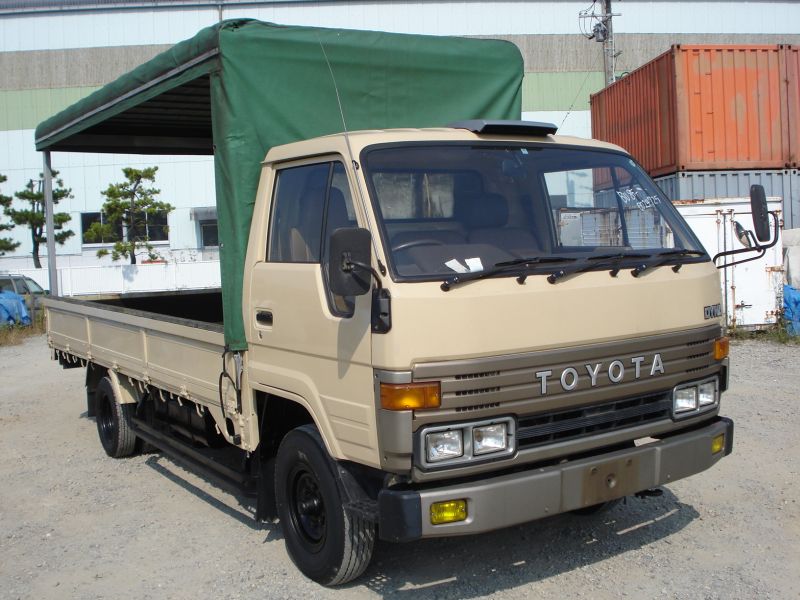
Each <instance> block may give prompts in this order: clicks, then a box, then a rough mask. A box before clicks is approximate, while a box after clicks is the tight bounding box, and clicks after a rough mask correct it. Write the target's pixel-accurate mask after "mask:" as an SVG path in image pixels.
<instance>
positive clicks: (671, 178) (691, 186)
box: [656, 169, 800, 229]
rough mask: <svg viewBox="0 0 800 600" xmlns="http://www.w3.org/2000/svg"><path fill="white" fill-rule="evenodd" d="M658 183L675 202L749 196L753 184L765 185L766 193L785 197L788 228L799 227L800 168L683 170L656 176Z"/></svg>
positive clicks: (784, 208)
mask: <svg viewBox="0 0 800 600" xmlns="http://www.w3.org/2000/svg"><path fill="white" fill-rule="evenodd" d="M656 183H657V184H658V186H659V187H660V188H661V190H662V191H663V192H664V194H666V196H667V198H669V199H670V200H672V201H673V202H676V201H679V200H702V199H711V198H746V197H748V196H749V195H750V186H751V185H754V184H759V185H763V186H764V191H765V192H766V194H767V196H772V197H777V198H781V199H782V200H783V219H784V226H785V228H786V229H794V228H795V227H800V170H798V169H782V170H764V171H683V172H680V173H673V174H672V175H665V176H663V177H656Z"/></svg>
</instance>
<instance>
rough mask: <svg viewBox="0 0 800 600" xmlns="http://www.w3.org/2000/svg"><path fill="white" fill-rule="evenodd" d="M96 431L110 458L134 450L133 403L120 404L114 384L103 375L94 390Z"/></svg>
mask: <svg viewBox="0 0 800 600" xmlns="http://www.w3.org/2000/svg"><path fill="white" fill-rule="evenodd" d="M95 408H96V415H95V418H96V420H97V433H98V435H99V436H100V443H101V444H103V450H105V451H106V454H108V455H109V456H111V457H112V458H122V457H123V456H130V455H132V454H134V453H135V452H136V434H135V433H134V432H133V428H132V427H131V417H132V416H133V413H134V411H135V410H136V405H135V404H120V403H119V402H117V399H116V396H115V395H114V386H113V385H112V384H111V380H110V379H109V378H108V377H103V378H102V379H101V380H100V382H99V383H98V384H97V389H96V390H95Z"/></svg>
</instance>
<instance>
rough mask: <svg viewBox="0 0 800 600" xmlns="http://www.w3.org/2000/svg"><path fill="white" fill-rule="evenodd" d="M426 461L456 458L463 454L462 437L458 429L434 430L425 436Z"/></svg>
mask: <svg viewBox="0 0 800 600" xmlns="http://www.w3.org/2000/svg"><path fill="white" fill-rule="evenodd" d="M425 447H426V448H427V454H428V462H437V461H440V460H447V459H448V458H458V457H459V456H461V455H462V454H464V439H463V435H462V433H461V430H460V429H452V430H450V431H435V432H433V433H429V434H427V435H426V436H425Z"/></svg>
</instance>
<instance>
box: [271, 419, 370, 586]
mask: <svg viewBox="0 0 800 600" xmlns="http://www.w3.org/2000/svg"><path fill="white" fill-rule="evenodd" d="M335 472H336V471H335V466H334V465H333V463H332V460H331V459H330V457H329V456H328V453H327V451H326V450H325V446H324V445H323V442H322V439H321V438H320V435H319V432H318V431H317V429H316V428H315V427H314V426H310V425H304V426H302V427H298V428H297V429H294V430H292V431H290V432H289V433H288V434H287V435H286V437H284V438H283V441H282V442H281V445H280V447H279V448H278V454H277V457H276V459H275V499H276V501H277V505H278V516H279V517H280V521H281V528H282V529H283V537H284V539H285V541H286V549H287V551H288V552H289V557H290V558H291V559H292V561H293V562H294V564H295V565H297V568H298V569H300V571H301V572H302V573H303V574H304V575H305V576H306V577H308V578H309V579H313V580H314V581H316V582H317V583H321V584H322V585H328V586H334V585H341V584H343V583H347V582H348V581H352V580H353V579H355V578H356V577H358V576H359V575H361V574H362V573H363V572H364V570H365V569H366V568H367V565H368V564H369V561H370V559H371V558H372V549H373V546H374V544H375V525H374V523H370V522H368V521H365V520H364V519H362V518H360V517H358V516H356V515H354V514H352V513H350V512H348V511H345V510H344V508H343V507H342V497H341V495H340V493H339V487H338V485H337V482H336V479H335V475H334V473H335Z"/></svg>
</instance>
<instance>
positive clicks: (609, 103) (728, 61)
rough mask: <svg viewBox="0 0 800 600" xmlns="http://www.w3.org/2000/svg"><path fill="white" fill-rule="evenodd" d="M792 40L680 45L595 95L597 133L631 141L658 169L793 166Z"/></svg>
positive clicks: (798, 146)
mask: <svg viewBox="0 0 800 600" xmlns="http://www.w3.org/2000/svg"><path fill="white" fill-rule="evenodd" d="M788 48H789V49H790V50H791V51H792V52H793V54H788V53H787V52H788V50H787V47H785V46H779V45H748V46H741V45H735V46H734V45H731V46H712V45H708V46H695V45H676V46H673V47H672V48H670V50H669V51H667V52H665V53H664V54H662V55H661V56H659V57H657V58H655V59H654V60H652V61H651V62H649V63H647V64H645V65H644V66H642V67H640V68H639V69H637V70H635V71H633V72H631V73H630V74H629V75H628V76H626V77H624V78H622V79H620V80H618V81H617V82H616V83H614V84H613V85H611V86H609V87H607V88H605V89H604V90H602V91H601V92H599V93H597V94H595V95H594V96H592V97H591V107H592V135H593V136H594V137H596V138H598V139H601V140H606V141H610V142H613V143H615V144H618V145H620V146H622V147H624V148H626V149H627V150H628V151H629V152H631V154H633V156H634V157H635V158H636V159H637V160H638V161H639V162H640V163H641V164H642V165H643V166H644V167H645V168H646V169H647V171H648V172H649V173H650V174H651V175H653V176H658V175H665V174H669V173H674V172H676V171H694V170H714V169H780V168H784V167H787V166H792V164H793V163H795V164H796V156H797V152H798V150H800V143H798V142H797V141H796V142H795V143H794V148H792V147H791V146H792V144H791V141H792V140H793V139H795V140H798V138H800V101H797V102H795V108H794V110H795V113H794V114H796V115H797V116H796V117H795V118H794V119H792V118H791V117H790V115H789V113H790V110H789V108H788V103H787V102H788V100H787V97H788V96H789V94H788V92H787V90H788V88H789V87H791V86H792V85H794V92H795V96H798V95H800V94H798V81H800V79H799V78H798V77H797V73H798V71H800V56H798V54H799V53H798V52H797V51H796V50H795V49H793V48H791V47H788ZM787 70H793V71H792V73H794V80H793V81H794V83H793V84H788V83H787ZM789 123H791V124H792V127H793V128H794V131H791V130H790V129H791V128H790V127H789Z"/></svg>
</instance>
